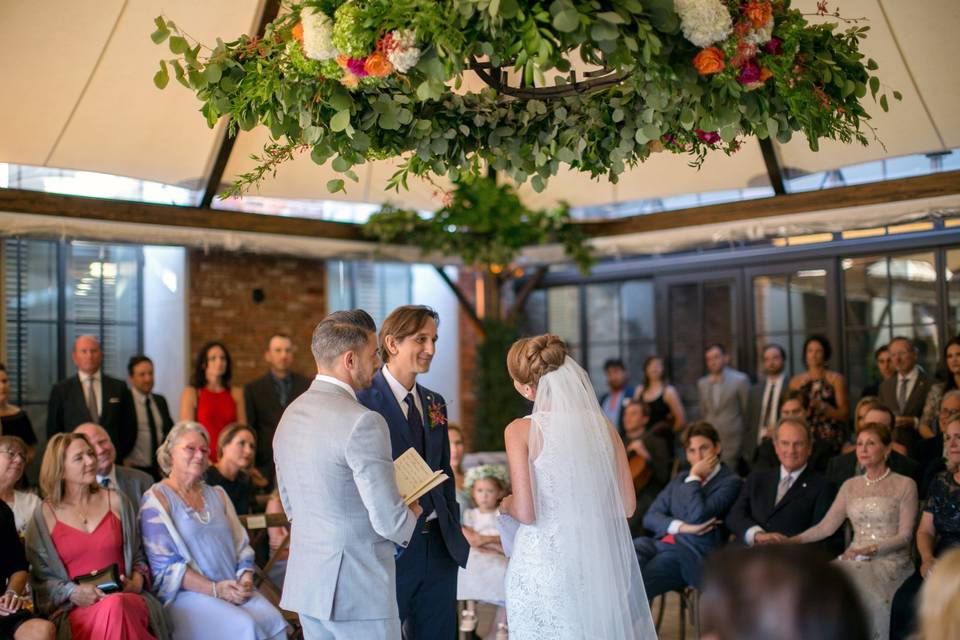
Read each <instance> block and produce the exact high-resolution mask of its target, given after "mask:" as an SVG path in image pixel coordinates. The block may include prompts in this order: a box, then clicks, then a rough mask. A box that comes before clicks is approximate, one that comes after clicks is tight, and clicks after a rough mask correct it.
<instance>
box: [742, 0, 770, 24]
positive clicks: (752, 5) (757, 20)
mask: <svg viewBox="0 0 960 640" xmlns="http://www.w3.org/2000/svg"><path fill="white" fill-rule="evenodd" d="M743 13H744V15H745V16H747V19H748V20H750V24H752V25H753V28H754V29H761V28H763V26H764V25H765V24H767V21H768V20H770V18H771V17H773V7H772V6H771V5H770V3H769V2H767V1H766V0H760V1H757V0H753V1H752V2H748V3H747V6H746V7H744V8H743Z"/></svg>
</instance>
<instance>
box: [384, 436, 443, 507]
mask: <svg viewBox="0 0 960 640" xmlns="http://www.w3.org/2000/svg"><path fill="white" fill-rule="evenodd" d="M393 470H394V471H395V472H396V474H397V489H399V490H400V497H401V498H403V503H404V504H406V505H410V504H413V502H414V501H415V500H419V499H420V496H422V495H423V494H425V493H426V492H427V491H430V489H433V488H434V487H435V486H437V485H439V484H440V483H441V482H443V481H444V480H448V479H449V476H448V475H447V474H445V473H444V472H443V471H434V470H433V469H431V468H430V465H428V464H427V462H426V460H424V459H423V458H421V457H420V454H419V453H417V450H416V449H414V448H413V447H410V448H409V449H407V450H406V451H404V452H403V454H401V456H400V457H399V458H397V459H396V460H394V461H393Z"/></svg>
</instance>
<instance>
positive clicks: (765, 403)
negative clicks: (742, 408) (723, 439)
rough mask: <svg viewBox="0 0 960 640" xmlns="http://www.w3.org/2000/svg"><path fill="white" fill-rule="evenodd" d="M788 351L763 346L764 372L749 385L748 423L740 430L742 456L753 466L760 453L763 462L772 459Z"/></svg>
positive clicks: (766, 464) (767, 464)
mask: <svg viewBox="0 0 960 640" xmlns="http://www.w3.org/2000/svg"><path fill="white" fill-rule="evenodd" d="M786 359H787V353H786V351H784V350H783V347H781V346H780V345H778V344H768V345H767V346H765V347H764V348H763V376H761V377H760V378H759V379H758V380H757V384H755V385H753V386H752V387H750V395H749V396H748V398H747V425H746V429H745V431H744V433H743V459H744V461H745V462H746V463H747V465H748V466H749V467H751V468H752V467H753V465H755V464H756V463H757V461H758V460H759V459H760V458H761V457H763V458H764V462H765V465H761V466H769V464H770V463H774V462H775V457H776V454H775V453H774V452H773V437H772V436H773V429H774V427H776V426H777V421H778V420H779V419H780V405H781V404H782V403H783V398H784V396H785V395H786V394H787V389H788V387H789V386H790V385H789V384H788V382H789V380H787V376H786V375H785V374H784V372H783V367H784V364H785V363H786Z"/></svg>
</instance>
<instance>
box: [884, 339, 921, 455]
mask: <svg viewBox="0 0 960 640" xmlns="http://www.w3.org/2000/svg"><path fill="white" fill-rule="evenodd" d="M888 346H889V348H890V356H891V357H892V358H893V364H894V366H895V367H896V368H897V373H896V375H893V376H890V377H889V378H887V379H886V380H884V381H883V383H881V385H880V402H882V403H883V404H884V406H886V407H887V408H888V409H890V411H893V415H894V416H896V422H895V423H894V425H893V426H894V429H893V441H894V442H899V443H900V444H902V445H904V446H905V447H906V448H907V451H908V455H911V454H913V453H914V451H913V450H914V448H915V447H916V446H917V444H918V443H919V441H920V434H919V433H918V432H917V426H918V425H919V424H920V416H922V415H923V406H924V404H925V403H926V401H927V394H928V393H930V387H932V386H933V381H932V380H931V379H930V378H929V377H928V376H927V374H926V373H924V371H923V369H921V368H920V367H918V366H917V347H916V345H915V344H914V343H913V341H912V340H910V338H906V337H904V336H897V337H895V338H894V339H893V340H891V341H890V344H889V345H888Z"/></svg>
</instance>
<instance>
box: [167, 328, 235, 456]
mask: <svg viewBox="0 0 960 640" xmlns="http://www.w3.org/2000/svg"><path fill="white" fill-rule="evenodd" d="M231 374H232V366H231V360H230V352H229V351H227V347H226V346H225V345H224V344H223V343H221V342H208V343H206V344H205V345H203V346H202V347H201V348H200V352H199V353H197V361H196V365H195V366H194V369H193V379H192V380H191V381H190V386H189V387H187V388H186V389H184V390H183V395H181V396H180V420H183V421H189V422H199V423H200V424H202V425H203V426H204V427H206V429H207V434H208V435H209V436H210V442H217V441H218V440H219V438H220V432H221V431H223V428H224V427H226V426H227V425H228V424H231V423H233V422H240V423H243V424H246V422H247V415H246V413H247V412H246V407H245V406H244V404H243V387H239V386H238V387H233V388H231V387H230V376H231ZM210 461H211V462H216V461H217V451H216V449H215V448H214V447H211V448H210Z"/></svg>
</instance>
